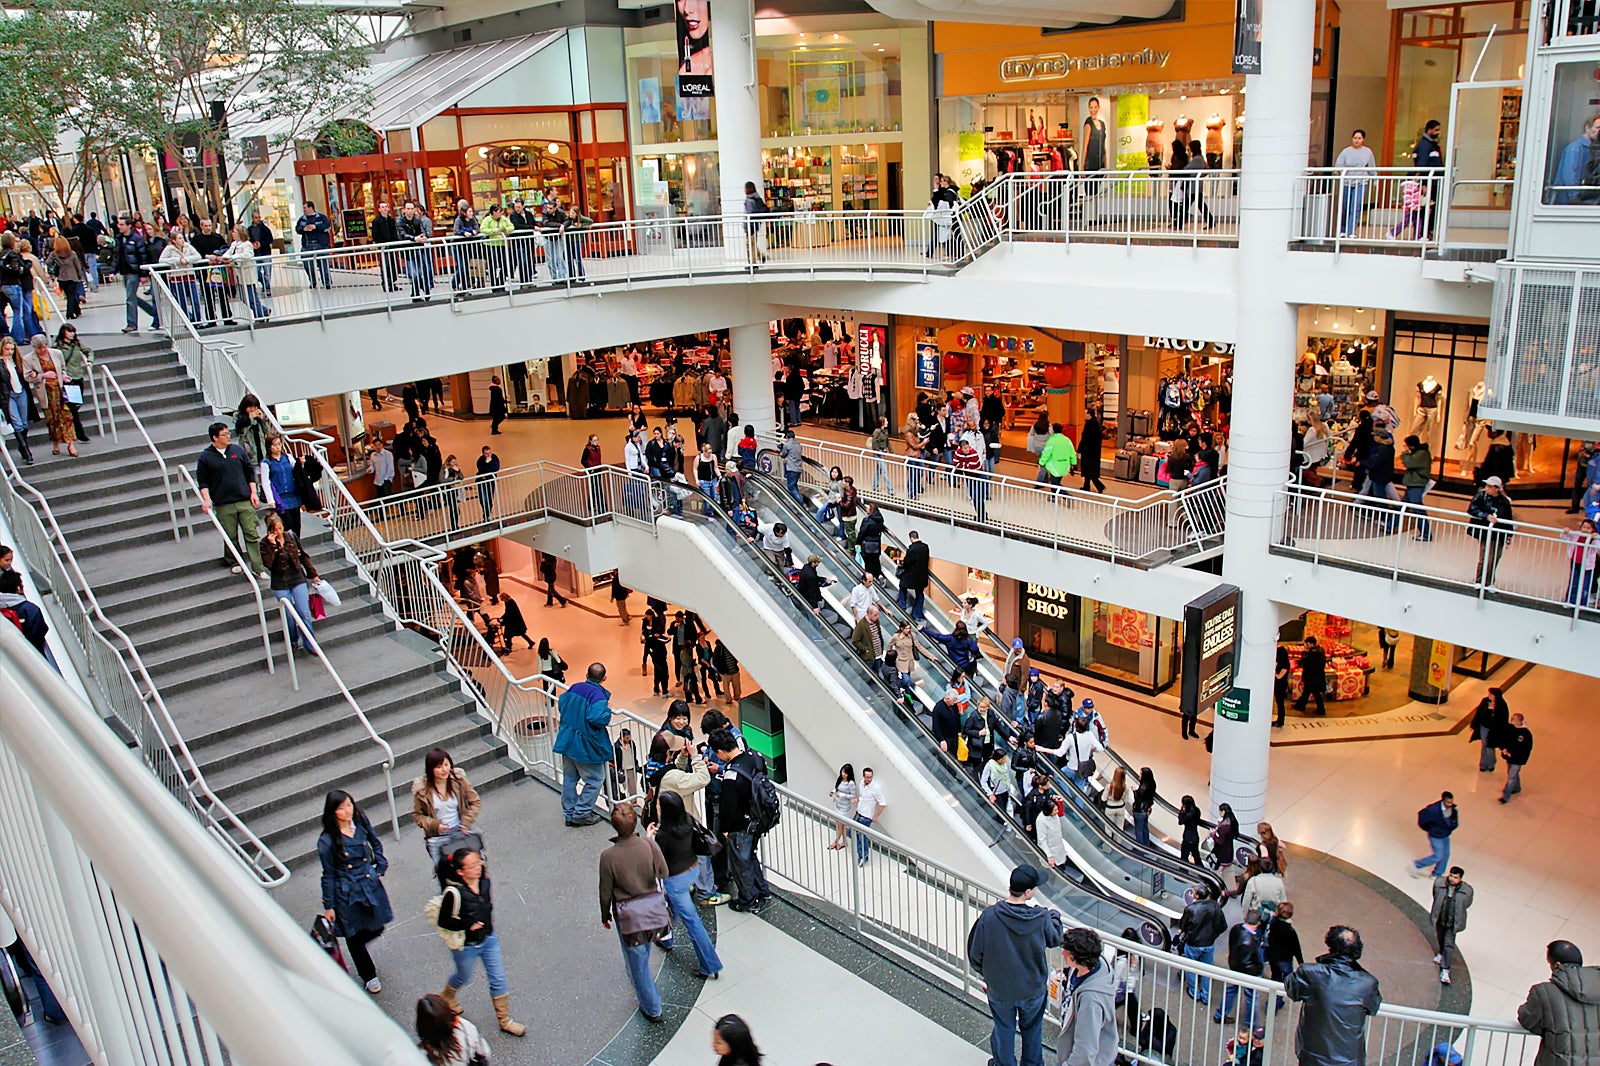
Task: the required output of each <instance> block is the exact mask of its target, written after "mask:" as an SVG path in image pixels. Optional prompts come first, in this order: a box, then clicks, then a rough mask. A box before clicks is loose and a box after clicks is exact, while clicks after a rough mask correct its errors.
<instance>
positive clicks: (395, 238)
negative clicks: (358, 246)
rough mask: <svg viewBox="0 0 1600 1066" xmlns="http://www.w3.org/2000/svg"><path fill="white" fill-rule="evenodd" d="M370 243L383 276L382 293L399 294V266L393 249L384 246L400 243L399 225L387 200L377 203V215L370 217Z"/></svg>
mask: <svg viewBox="0 0 1600 1066" xmlns="http://www.w3.org/2000/svg"><path fill="white" fill-rule="evenodd" d="M372 243H373V244H374V245H375V246H376V247H377V249H378V269H379V270H380V271H381V272H382V274H383V291H384V292H399V291H400V283H399V281H398V278H399V276H400V266H399V263H397V262H396V260H395V251H394V249H392V248H389V247H386V246H387V245H391V244H399V243H400V223H399V220H398V219H396V218H395V217H394V214H393V213H392V212H391V211H390V208H389V201H387V200H382V201H379V203H378V213H377V214H376V215H373V216H372Z"/></svg>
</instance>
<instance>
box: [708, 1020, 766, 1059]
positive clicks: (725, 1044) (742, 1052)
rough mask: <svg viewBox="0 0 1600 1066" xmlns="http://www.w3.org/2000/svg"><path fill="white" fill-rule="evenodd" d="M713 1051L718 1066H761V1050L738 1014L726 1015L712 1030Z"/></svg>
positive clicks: (748, 1027)
mask: <svg viewBox="0 0 1600 1066" xmlns="http://www.w3.org/2000/svg"><path fill="white" fill-rule="evenodd" d="M711 1050H712V1051H715V1052H716V1053H717V1055H718V1056H720V1057H719V1058H718V1059H717V1066H761V1062H762V1055H761V1049H760V1048H758V1047H756V1042H755V1038H754V1037H753V1036H751V1035H750V1026H748V1025H746V1024H745V1020H744V1019H743V1018H741V1017H739V1016H738V1015H737V1014H724V1015H723V1016H722V1017H720V1018H718V1019H717V1024H716V1025H715V1026H713V1027H712V1029H711Z"/></svg>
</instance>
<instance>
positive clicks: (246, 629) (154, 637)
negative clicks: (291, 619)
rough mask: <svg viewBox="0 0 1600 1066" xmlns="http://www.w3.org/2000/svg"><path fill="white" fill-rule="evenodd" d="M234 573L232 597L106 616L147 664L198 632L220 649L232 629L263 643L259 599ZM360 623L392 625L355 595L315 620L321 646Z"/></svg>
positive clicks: (274, 620) (276, 625) (273, 608)
mask: <svg viewBox="0 0 1600 1066" xmlns="http://www.w3.org/2000/svg"><path fill="white" fill-rule="evenodd" d="M230 576H233V577H234V581H235V582H237V583H238V584H237V585H236V586H235V588H233V589H232V590H230V591H229V593H228V594H227V595H225V596H221V597H218V598H216V599H214V600H210V601H206V600H184V601H173V602H170V603H168V604H167V606H166V607H165V609H163V608H162V607H161V606H160V605H159V604H153V605H150V606H149V607H147V608H146V609H144V610H142V611H141V612H140V613H139V614H137V615H134V614H124V613H122V612H120V611H118V612H108V613H107V617H109V618H110V619H111V620H112V621H113V622H115V623H116V625H117V628H118V629H121V630H122V631H123V632H124V633H126V634H128V636H129V637H131V638H132V639H133V643H134V646H135V647H137V648H138V649H139V654H140V655H141V656H142V657H143V658H144V660H145V663H146V665H149V664H150V663H151V661H152V660H153V659H155V660H160V659H162V657H163V653H165V652H166V651H168V650H170V649H172V648H175V647H189V646H193V644H194V641H195V638H196V636H197V635H201V636H202V639H203V640H204V641H205V642H206V646H212V644H211V642H212V641H213V640H217V641H219V643H218V644H216V645H215V646H216V647H217V648H218V650H221V649H222V648H225V647H229V646H232V645H228V644H222V643H220V641H221V639H222V635H223V634H228V633H231V634H234V635H235V636H236V637H237V638H238V639H237V640H236V641H235V642H234V643H241V642H243V641H244V640H245V636H244V635H245V634H246V633H248V634H250V635H251V636H252V637H255V638H257V641H256V642H257V643H259V637H260V634H261V623H260V620H259V618H258V616H257V615H256V601H255V597H254V596H251V595H250V594H249V593H248V592H247V591H246V590H245V589H244V587H243V581H244V578H243V576H242V575H230ZM261 600H262V606H264V607H265V608H266V610H267V627H268V628H269V629H270V630H271V631H272V633H273V637H274V640H276V638H277V636H278V635H279V634H281V633H282V631H283V630H282V623H281V622H279V621H278V601H277V598H276V597H274V596H272V595H271V594H270V592H269V590H267V589H262V590H261ZM197 623H198V624H197ZM358 624H361V625H368V624H370V625H371V626H372V627H373V628H374V631H375V632H381V631H382V630H383V629H384V628H387V622H386V621H385V620H384V618H383V615H382V613H381V608H380V607H379V606H378V604H377V602H376V601H374V600H369V599H358V598H354V597H352V598H351V599H348V600H345V601H344V603H343V604H342V605H341V606H339V607H338V608H335V609H334V610H333V611H331V612H329V614H328V617H327V618H324V619H323V620H322V621H320V622H317V621H313V623H312V625H313V628H315V630H316V633H317V642H318V643H319V644H320V643H321V642H322V636H323V632H324V630H327V631H328V632H330V633H331V632H343V631H344V630H345V629H346V628H348V627H351V626H355V625H358ZM202 627H203V628H202Z"/></svg>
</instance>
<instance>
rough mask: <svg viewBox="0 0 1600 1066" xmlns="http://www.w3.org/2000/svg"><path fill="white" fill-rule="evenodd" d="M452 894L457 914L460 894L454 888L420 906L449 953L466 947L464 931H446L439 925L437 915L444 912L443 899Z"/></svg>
mask: <svg viewBox="0 0 1600 1066" xmlns="http://www.w3.org/2000/svg"><path fill="white" fill-rule="evenodd" d="M452 892H454V893H455V897H456V913H458V914H459V913H460V911H461V892H460V890H459V889H457V888H455V887H454V886H452V887H450V888H447V889H445V890H444V891H443V892H441V893H440V894H439V895H437V896H434V897H433V898H432V899H430V900H429V901H428V902H427V903H424V904H423V905H422V913H423V915H424V916H426V917H427V919H428V923H429V924H430V925H432V926H433V928H434V931H435V932H437V933H438V934H439V939H440V940H443V941H444V946H445V947H447V948H449V949H450V950H451V951H460V950H461V949H462V948H464V947H466V946H467V931H466V930H465V929H446V928H445V927H444V926H442V925H440V924H439V914H440V912H441V911H443V910H444V898H445V896H448V895H450V894H451V893H452Z"/></svg>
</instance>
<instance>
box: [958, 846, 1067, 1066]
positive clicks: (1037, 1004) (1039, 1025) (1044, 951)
mask: <svg viewBox="0 0 1600 1066" xmlns="http://www.w3.org/2000/svg"><path fill="white" fill-rule="evenodd" d="M1038 887H1039V871H1038V870H1036V869H1034V868H1033V867H1032V866H1029V865H1027V864H1023V865H1022V866H1018V867H1017V868H1016V869H1015V870H1012V871H1011V885H1010V895H1009V896H1008V897H1007V898H1005V899H1003V900H1001V901H1000V902H998V903H993V904H990V905H989V906H988V907H985V908H984V911H983V913H982V914H980V915H978V920H977V921H976V922H974V923H973V924H972V931H971V932H970V933H968V934H967V959H968V961H969V962H971V963H972V968H973V969H974V970H976V971H977V972H978V973H980V974H982V975H983V983H984V992H985V994H986V995H987V996H988V997H989V1015H990V1017H992V1018H993V1019H994V1032H993V1033H991V1034H990V1036H989V1054H990V1055H991V1056H993V1061H994V1064H995V1066H1018V1063H1017V1048H1016V1044H1017V1033H1018V1032H1019V1031H1020V1032H1021V1033H1022V1062H1021V1066H1043V1064H1044V1008H1045V1004H1046V1003H1047V1001H1048V1000H1049V998H1050V986H1049V980H1050V965H1049V953H1050V949H1051V948H1054V947H1060V946H1061V913H1060V912H1059V911H1054V910H1051V909H1049V908H1048V907H1038V906H1035V905H1034V903H1033V895H1034V892H1035V891H1036V890H1037V889H1038Z"/></svg>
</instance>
